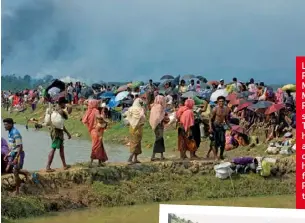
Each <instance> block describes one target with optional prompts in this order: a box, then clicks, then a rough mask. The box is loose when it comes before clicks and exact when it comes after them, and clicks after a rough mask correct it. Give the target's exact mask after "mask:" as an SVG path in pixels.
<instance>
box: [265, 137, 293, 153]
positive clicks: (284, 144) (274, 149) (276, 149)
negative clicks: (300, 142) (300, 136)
mask: <svg viewBox="0 0 305 223" xmlns="http://www.w3.org/2000/svg"><path fill="white" fill-rule="evenodd" d="M294 152H295V140H294V139H293V138H292V133H291V132H287V133H286V134H285V135H284V139H283V140H282V141H279V142H272V143H270V144H269V146H268V148H267V150H266V153H268V154H272V155H277V154H281V155H291V154H293V153H294Z"/></svg>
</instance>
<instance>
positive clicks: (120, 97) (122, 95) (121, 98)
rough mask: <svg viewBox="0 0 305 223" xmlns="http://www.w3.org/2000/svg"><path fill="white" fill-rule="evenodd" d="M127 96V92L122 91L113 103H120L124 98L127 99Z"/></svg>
mask: <svg viewBox="0 0 305 223" xmlns="http://www.w3.org/2000/svg"><path fill="white" fill-rule="evenodd" d="M128 94H129V92H128V91H122V92H120V93H118V94H117V96H116V97H115V101H122V100H123V99H124V98H126V97H127V95H128Z"/></svg>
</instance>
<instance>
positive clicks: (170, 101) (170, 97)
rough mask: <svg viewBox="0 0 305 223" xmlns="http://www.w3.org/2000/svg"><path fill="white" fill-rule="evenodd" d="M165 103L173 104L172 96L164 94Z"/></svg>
mask: <svg viewBox="0 0 305 223" xmlns="http://www.w3.org/2000/svg"><path fill="white" fill-rule="evenodd" d="M166 104H168V105H171V104H173V97H172V96H170V95H167V96H166Z"/></svg>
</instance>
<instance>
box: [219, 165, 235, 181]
mask: <svg viewBox="0 0 305 223" xmlns="http://www.w3.org/2000/svg"><path fill="white" fill-rule="evenodd" d="M214 170H215V172H216V177H217V178H219V179H227V178H229V177H230V176H231V175H232V173H233V170H232V169H231V163H229V162H225V163H221V164H218V165H216V166H214Z"/></svg>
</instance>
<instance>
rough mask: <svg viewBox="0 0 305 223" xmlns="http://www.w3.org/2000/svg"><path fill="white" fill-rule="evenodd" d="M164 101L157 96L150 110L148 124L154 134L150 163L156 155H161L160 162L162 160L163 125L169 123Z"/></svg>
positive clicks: (162, 97) (161, 97) (163, 147)
mask: <svg viewBox="0 0 305 223" xmlns="http://www.w3.org/2000/svg"><path fill="white" fill-rule="evenodd" d="M165 109H166V99H165V97H164V96H162V95H158V96H157V97H156V98H155V102H154V104H153V106H152V108H151V112H150V118H149V123H150V126H151V128H152V130H153V131H154V133H155V137H156V138H155V143H154V149H153V154H152V157H151V161H154V160H155V155H156V153H161V160H164V156H163V153H164V152H165V145H164V138H163V133H164V125H165V124H167V123H168V122H169V117H168V115H167V113H165Z"/></svg>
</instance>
